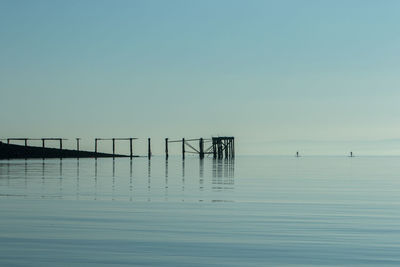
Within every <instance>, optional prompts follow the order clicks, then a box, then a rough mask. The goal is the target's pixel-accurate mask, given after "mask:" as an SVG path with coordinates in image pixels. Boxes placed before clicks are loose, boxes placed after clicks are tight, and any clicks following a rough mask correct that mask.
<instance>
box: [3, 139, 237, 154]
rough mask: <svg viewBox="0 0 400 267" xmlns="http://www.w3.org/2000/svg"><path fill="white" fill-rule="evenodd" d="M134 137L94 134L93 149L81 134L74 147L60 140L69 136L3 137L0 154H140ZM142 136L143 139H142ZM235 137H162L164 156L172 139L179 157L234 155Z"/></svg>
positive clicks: (148, 141) (150, 152)
mask: <svg viewBox="0 0 400 267" xmlns="http://www.w3.org/2000/svg"><path fill="white" fill-rule="evenodd" d="M138 139H139V138H136V137H124V138H121V137H114V138H95V139H94V152H90V151H81V150H80V141H81V138H75V140H76V150H71V149H64V148H63V140H68V139H64V138H60V137H51V138H49V137H47V138H6V139H0V140H6V141H7V144H4V143H3V142H1V141H0V144H1V146H0V158H38V157H42V158H54V157H59V158H64V157H65V158H67V157H68V158H71V157H77V158H79V157H93V158H98V157H112V158H115V157H130V158H131V159H132V158H133V157H139V155H136V154H134V151H133V141H134V140H138ZM34 140H36V141H42V146H41V147H38V146H28V141H34ZM142 140H143V139H142ZM234 140H235V139H234V137H212V138H208V139H207V138H195V139H185V138H182V139H177V140H169V138H165V157H166V158H167V159H168V157H169V145H170V144H172V143H180V145H181V151H182V159H185V157H186V155H187V154H195V155H199V158H200V159H204V157H205V156H207V155H210V156H211V155H212V156H213V158H215V159H217V158H218V159H221V158H233V157H234V156H235V146H234ZM11 141H23V142H24V146H22V145H17V144H11ZM46 141H58V142H59V148H51V147H46ZM100 141H111V143H112V153H100V152H99V151H98V144H99V142H100ZM117 141H129V155H121V154H117V153H116V148H115V144H116V142H117ZM152 156H153V154H152V151H151V139H150V138H147V157H148V158H149V159H151V157H152Z"/></svg>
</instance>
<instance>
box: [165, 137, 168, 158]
mask: <svg viewBox="0 0 400 267" xmlns="http://www.w3.org/2000/svg"><path fill="white" fill-rule="evenodd" d="M165 158H166V159H168V138H165Z"/></svg>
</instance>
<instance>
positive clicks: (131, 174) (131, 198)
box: [129, 159, 133, 201]
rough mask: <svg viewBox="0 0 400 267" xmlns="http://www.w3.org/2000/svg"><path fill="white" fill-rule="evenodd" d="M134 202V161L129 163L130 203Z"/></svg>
mask: <svg viewBox="0 0 400 267" xmlns="http://www.w3.org/2000/svg"><path fill="white" fill-rule="evenodd" d="M132 200H133V170H132V159H130V161H129V201H132Z"/></svg>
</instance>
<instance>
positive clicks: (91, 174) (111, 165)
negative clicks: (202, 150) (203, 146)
mask: <svg viewBox="0 0 400 267" xmlns="http://www.w3.org/2000/svg"><path fill="white" fill-rule="evenodd" d="M234 168H235V165H234V160H233V159H211V158H205V159H203V160H199V159H198V158H189V157H187V158H186V159H185V160H182V159H180V158H174V157H170V158H169V159H167V160H165V159H160V158H155V157H153V158H152V159H151V160H148V159H132V160H130V159H128V160H126V159H115V160H113V159H97V160H95V159H85V158H80V159H63V160H60V159H51V160H50V159H45V160H42V159H40V160H24V161H19V162H18V161H13V160H10V161H8V162H0V177H1V178H0V197H2V196H5V195H9V196H15V197H17V196H24V197H25V198H27V199H35V198H55V199H73V200H102V201H107V200H111V201H124V200H125V201H140V202H143V201H146V202H167V201H169V202H171V201H172V202H174V201H179V202H187V201H189V202H190V201H192V202H197V201H209V202H211V201H215V200H221V199H222V200H224V201H225V200H227V201H234V199H232V198H231V196H232V194H231V192H233V191H234V189H235V179H234Z"/></svg>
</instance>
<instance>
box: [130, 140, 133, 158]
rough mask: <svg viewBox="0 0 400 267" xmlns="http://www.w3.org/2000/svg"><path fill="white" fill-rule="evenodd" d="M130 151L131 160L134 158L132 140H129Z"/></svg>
mask: <svg viewBox="0 0 400 267" xmlns="http://www.w3.org/2000/svg"><path fill="white" fill-rule="evenodd" d="M129 150H130V155H131V159H132V157H133V144H132V138H129Z"/></svg>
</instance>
